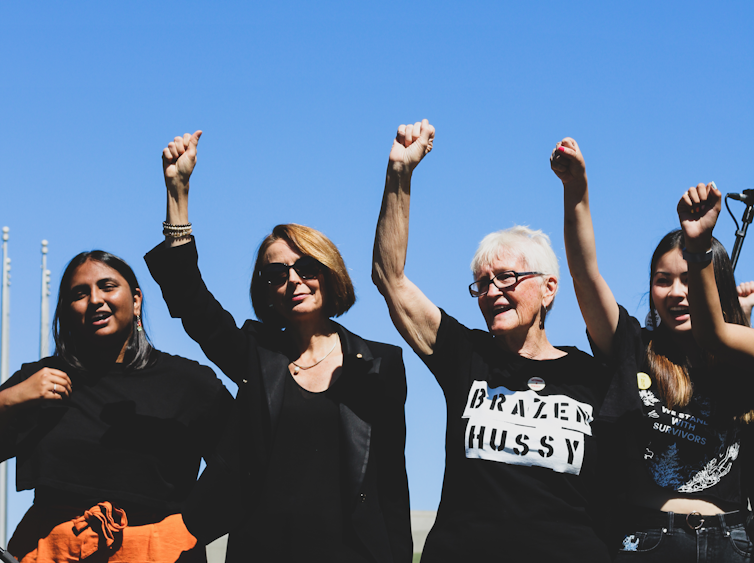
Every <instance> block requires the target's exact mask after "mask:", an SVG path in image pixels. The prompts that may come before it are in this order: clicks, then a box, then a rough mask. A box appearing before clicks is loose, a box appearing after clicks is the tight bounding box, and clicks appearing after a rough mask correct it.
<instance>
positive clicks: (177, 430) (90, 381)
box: [0, 351, 233, 512]
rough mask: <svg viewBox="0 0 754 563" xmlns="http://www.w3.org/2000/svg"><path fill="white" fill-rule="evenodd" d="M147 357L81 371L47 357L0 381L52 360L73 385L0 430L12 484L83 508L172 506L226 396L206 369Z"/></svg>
mask: <svg viewBox="0 0 754 563" xmlns="http://www.w3.org/2000/svg"><path fill="white" fill-rule="evenodd" d="M153 358H154V361H153V363H151V364H150V365H149V366H148V367H146V368H144V369H140V370H129V369H127V368H126V367H125V366H124V365H123V364H114V365H112V366H110V367H109V368H108V369H107V370H106V371H105V372H88V373H84V372H80V371H77V370H75V369H73V368H72V367H71V366H68V365H66V364H65V363H64V362H63V361H62V360H61V359H60V358H56V357H50V358H45V359H43V360H40V361H38V362H35V363H31V364H24V365H23V366H22V367H21V369H20V370H19V371H18V372H16V373H15V374H14V375H13V376H12V377H11V378H10V379H8V381H7V382H5V384H3V386H2V389H5V388H8V387H11V386H13V385H16V384H18V383H20V382H22V381H24V380H26V379H28V378H29V377H30V376H32V375H33V374H34V373H36V372H37V371H39V370H40V369H42V367H52V368H56V369H59V370H61V371H63V372H65V373H66V374H67V375H68V377H69V378H70V379H71V384H72V388H73V391H72V393H71V395H70V397H69V398H63V399H62V400H56V401H44V402H41V403H39V404H37V405H34V406H32V407H29V408H26V409H24V410H21V411H19V412H18V414H17V415H16V416H15V418H14V419H13V420H12V423H11V425H10V428H9V429H8V430H9V431H8V432H6V433H5V434H4V435H3V440H2V441H1V442H0V454H1V455H2V459H8V458H10V457H14V456H15V457H16V488H17V490H19V491H21V490H25V489H42V490H43V491H45V492H47V491H49V493H51V494H52V496H53V497H59V498H63V499H67V498H70V499H77V500H80V502H82V503H91V504H88V505H87V506H85V508H89V506H91V505H92V504H95V503H96V502H99V501H100V500H109V501H113V502H118V503H119V504H121V505H126V506H129V507H130V506H134V507H138V508H151V509H156V510H162V511H166V512H176V511H178V509H179V507H180V505H179V503H180V502H181V501H183V500H185V498H186V496H187V495H188V492H189V490H190V489H191V487H192V486H193V485H194V483H195V481H196V477H197V474H198V472H199V464H200V461H201V458H202V456H204V457H207V456H209V455H210V454H211V452H212V451H213V449H214V445H215V442H216V441H217V439H218V438H219V435H220V430H221V429H222V427H223V425H224V422H225V418H226V413H227V412H228V411H229V410H230V405H231V402H232V400H233V399H232V397H231V395H230V393H228V391H227V390H226V389H225V387H224V386H223V384H222V382H221V381H220V380H219V379H217V377H215V374H214V373H213V372H212V370H211V369H210V368H208V367H206V366H202V365H200V364H198V363H196V362H193V361H191V360H187V359H185V358H181V357H179V356H171V355H170V354H166V353H164V352H159V351H155V352H154V356H153ZM37 493H39V490H38V491H37ZM127 510H128V509H127Z"/></svg>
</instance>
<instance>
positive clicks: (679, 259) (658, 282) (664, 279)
mask: <svg viewBox="0 0 754 563" xmlns="http://www.w3.org/2000/svg"><path fill="white" fill-rule="evenodd" d="M651 291H652V303H654V306H655V310H656V311H657V314H658V315H660V319H661V320H662V324H664V325H665V327H667V328H669V329H670V330H672V331H673V332H676V333H689V331H690V330H691V315H690V314H689V301H688V295H689V287H688V265H687V264H686V261H685V260H684V259H683V255H682V254H681V251H680V250H678V249H673V250H671V251H670V252H666V253H665V254H663V255H662V256H661V257H660V258H659V260H657V264H656V266H655V270H654V272H652V288H651Z"/></svg>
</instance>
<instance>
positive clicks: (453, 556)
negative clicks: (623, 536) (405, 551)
mask: <svg viewBox="0 0 754 563" xmlns="http://www.w3.org/2000/svg"><path fill="white" fill-rule="evenodd" d="M561 350H563V351H564V352H566V353H567V355H565V356H563V357H561V358H558V359H555V360H545V361H536V360H530V359H526V358H522V357H520V356H517V355H513V354H508V353H505V352H504V351H502V350H501V349H500V348H499V347H498V346H497V345H496V344H495V340H494V337H493V336H492V335H491V334H490V333H488V332H484V331H480V330H470V329H468V328H466V327H465V326H463V325H461V324H460V323H459V322H458V321H456V320H455V319H454V318H452V317H450V316H448V315H447V314H446V313H445V312H444V311H443V312H442V320H441V324H440V329H439V331H438V334H437V342H436V344H435V347H434V353H433V354H432V355H431V356H424V357H422V359H423V360H424V362H425V363H426V364H427V366H428V367H429V369H430V370H431V371H432V373H433V374H434V375H435V377H436V378H437V381H438V383H439V384H440V386H441V387H442V389H443V392H444V394H445V398H446V401H447V420H448V426H447V432H446V446H445V447H446V458H445V459H446V461H445V463H446V465H445V479H444V482H443V489H442V499H441V502H440V507H439V510H438V514H437V521H436V523H435V526H434V527H433V528H432V531H431V532H430V535H429V537H428V538H427V543H426V545H425V548H424V556H423V558H422V561H429V562H435V561H472V560H474V561H484V560H499V559H500V558H510V557H514V558H521V560H530V561H546V560H553V561H579V562H583V561H608V560H609V557H608V552H607V548H606V546H605V543H604V541H603V539H602V538H601V530H599V528H600V527H601V526H600V524H601V522H603V521H604V515H602V514H600V513H599V510H598V501H599V499H600V493H601V490H600V488H599V486H598V484H599V482H600V479H599V475H598V463H599V459H598V456H599V447H600V446H599V443H598V440H597V436H598V435H599V434H600V432H601V431H602V429H601V428H600V424H599V423H597V422H595V413H597V411H598V410H599V407H600V405H601V402H602V395H603V393H604V392H605V389H606V388H607V385H608V383H609V381H608V378H607V376H606V373H605V371H604V370H602V369H601V367H600V365H599V364H598V363H597V362H596V361H594V359H593V358H592V357H591V356H588V355H587V354H585V353H583V352H581V351H579V350H577V349H576V348H561Z"/></svg>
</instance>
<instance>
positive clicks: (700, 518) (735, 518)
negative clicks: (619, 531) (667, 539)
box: [629, 507, 751, 531]
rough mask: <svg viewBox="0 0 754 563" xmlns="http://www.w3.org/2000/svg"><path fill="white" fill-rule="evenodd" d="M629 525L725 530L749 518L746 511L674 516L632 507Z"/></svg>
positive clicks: (743, 522) (694, 513) (745, 521)
mask: <svg viewBox="0 0 754 563" xmlns="http://www.w3.org/2000/svg"><path fill="white" fill-rule="evenodd" d="M629 518H630V521H631V523H632V524H633V525H634V526H637V527H639V528H667V529H668V531H671V530H674V529H686V530H689V529H690V530H697V529H699V528H721V529H723V530H725V529H726V528H728V527H730V526H738V525H740V524H746V523H747V522H748V520H749V519H750V518H751V513H750V512H749V511H747V510H734V511H733V512H724V513H720V514H699V513H698V512H692V513H690V514H676V513H675V512H663V511H661V510H652V509H650V508H640V507H634V508H633V510H632V514H631V516H630V517H629Z"/></svg>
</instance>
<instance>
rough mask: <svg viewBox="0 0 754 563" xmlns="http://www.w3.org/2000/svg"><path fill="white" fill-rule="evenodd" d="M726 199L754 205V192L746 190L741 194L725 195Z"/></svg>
mask: <svg viewBox="0 0 754 563" xmlns="http://www.w3.org/2000/svg"><path fill="white" fill-rule="evenodd" d="M725 197H729V198H730V199H735V200H736V201H742V202H744V203H745V204H746V205H754V190H744V191H743V193H740V194H725Z"/></svg>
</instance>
